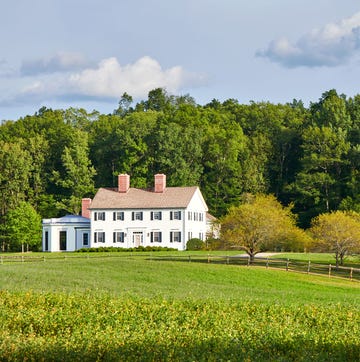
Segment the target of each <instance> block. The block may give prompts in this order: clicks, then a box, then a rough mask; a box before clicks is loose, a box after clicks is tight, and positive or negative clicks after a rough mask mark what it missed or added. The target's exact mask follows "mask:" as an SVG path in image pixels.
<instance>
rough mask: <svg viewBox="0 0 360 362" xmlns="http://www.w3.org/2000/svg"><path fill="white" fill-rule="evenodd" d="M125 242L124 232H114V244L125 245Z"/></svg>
mask: <svg viewBox="0 0 360 362" xmlns="http://www.w3.org/2000/svg"><path fill="white" fill-rule="evenodd" d="M124 241H125V233H124V232H123V231H114V233H113V242H114V243H123V242H124Z"/></svg>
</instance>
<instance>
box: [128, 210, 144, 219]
mask: <svg viewBox="0 0 360 362" xmlns="http://www.w3.org/2000/svg"><path fill="white" fill-rule="evenodd" d="M142 219H143V212H142V211H133V212H132V214H131V220H142Z"/></svg>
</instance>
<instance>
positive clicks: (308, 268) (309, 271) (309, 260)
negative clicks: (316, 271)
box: [307, 260, 311, 274]
mask: <svg viewBox="0 0 360 362" xmlns="http://www.w3.org/2000/svg"><path fill="white" fill-rule="evenodd" d="M310 265H311V261H310V260H309V263H308V270H307V272H308V274H309V273H310Z"/></svg>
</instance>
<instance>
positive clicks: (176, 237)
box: [170, 231, 181, 243]
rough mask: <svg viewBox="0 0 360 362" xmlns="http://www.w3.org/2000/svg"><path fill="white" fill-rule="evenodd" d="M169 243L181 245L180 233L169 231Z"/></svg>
mask: <svg viewBox="0 0 360 362" xmlns="http://www.w3.org/2000/svg"><path fill="white" fill-rule="evenodd" d="M170 242H171V243H173V242H174V243H181V231H170Z"/></svg>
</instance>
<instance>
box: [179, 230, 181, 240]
mask: <svg viewBox="0 0 360 362" xmlns="http://www.w3.org/2000/svg"><path fill="white" fill-rule="evenodd" d="M179 243H181V231H179Z"/></svg>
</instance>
